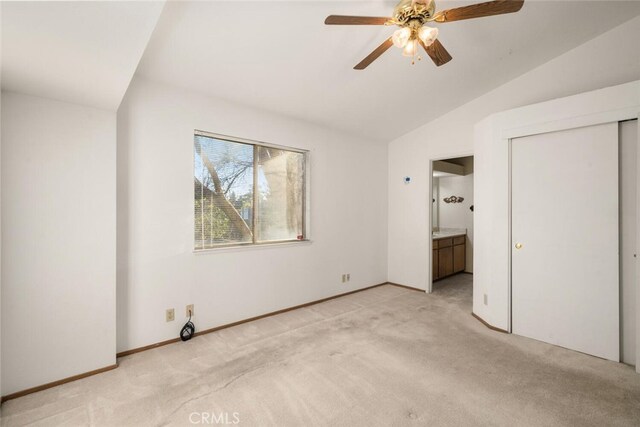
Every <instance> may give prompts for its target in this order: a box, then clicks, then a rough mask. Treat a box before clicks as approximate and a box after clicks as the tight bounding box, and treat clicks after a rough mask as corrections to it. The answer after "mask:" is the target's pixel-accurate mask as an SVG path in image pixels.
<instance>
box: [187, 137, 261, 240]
mask: <svg viewBox="0 0 640 427" xmlns="http://www.w3.org/2000/svg"><path fill="white" fill-rule="evenodd" d="M194 151H195V153H194V188H195V199H194V213H195V248H196V249H206V248H209V247H212V246H216V245H221V244H233V243H250V242H252V241H253V235H252V222H253V146H252V145H249V144H240V143H236V142H229V141H224V140H220V139H215V138H209V137H205V136H201V135H196V136H195V138H194Z"/></svg>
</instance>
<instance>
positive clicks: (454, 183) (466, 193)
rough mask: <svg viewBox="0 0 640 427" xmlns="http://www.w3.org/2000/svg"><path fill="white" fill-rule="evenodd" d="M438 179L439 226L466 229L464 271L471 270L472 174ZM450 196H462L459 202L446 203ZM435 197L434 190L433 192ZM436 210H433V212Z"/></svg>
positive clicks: (469, 271) (470, 271)
mask: <svg viewBox="0 0 640 427" xmlns="http://www.w3.org/2000/svg"><path fill="white" fill-rule="evenodd" d="M437 180H438V194H439V198H437V204H438V208H437V214H438V224H439V226H440V228H466V229H467V248H466V250H467V262H466V268H465V271H466V272H468V273H472V272H473V212H471V209H470V207H471V206H472V205H473V174H469V175H465V176H450V177H440V178H437ZM450 196H458V197H462V198H463V199H464V200H463V201H462V202H461V203H446V202H445V201H444V199H446V198H447V197H450ZM434 197H435V192H434ZM435 213H436V212H434V214H435Z"/></svg>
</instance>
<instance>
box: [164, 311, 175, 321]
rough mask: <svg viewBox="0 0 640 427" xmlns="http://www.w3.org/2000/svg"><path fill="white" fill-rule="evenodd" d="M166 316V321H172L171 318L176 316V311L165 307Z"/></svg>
mask: <svg viewBox="0 0 640 427" xmlns="http://www.w3.org/2000/svg"><path fill="white" fill-rule="evenodd" d="M166 318H167V322H173V320H174V319H175V318H176V313H175V310H174V309H173V308H168V309H167V314H166Z"/></svg>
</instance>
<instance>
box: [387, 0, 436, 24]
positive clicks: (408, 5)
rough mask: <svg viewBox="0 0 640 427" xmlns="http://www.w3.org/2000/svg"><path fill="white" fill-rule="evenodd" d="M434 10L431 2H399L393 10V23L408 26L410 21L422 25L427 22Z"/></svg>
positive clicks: (415, 0) (433, 4)
mask: <svg viewBox="0 0 640 427" xmlns="http://www.w3.org/2000/svg"><path fill="white" fill-rule="evenodd" d="M435 10H436V4H435V2H434V1H433V0H401V1H400V3H398V5H397V6H396V7H395V9H393V23H394V24H396V25H399V26H408V25H409V23H411V22H412V21H414V22H415V21H418V22H419V23H420V25H422V24H424V23H426V22H427V21H429V18H431V17H432V16H433V14H434V13H435Z"/></svg>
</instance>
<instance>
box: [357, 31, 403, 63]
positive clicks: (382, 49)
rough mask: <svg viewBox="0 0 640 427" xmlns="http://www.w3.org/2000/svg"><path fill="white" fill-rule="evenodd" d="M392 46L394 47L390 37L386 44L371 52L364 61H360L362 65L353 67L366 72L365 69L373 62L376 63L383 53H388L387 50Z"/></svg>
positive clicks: (383, 43)
mask: <svg viewBox="0 0 640 427" xmlns="http://www.w3.org/2000/svg"><path fill="white" fill-rule="evenodd" d="M391 46H393V41H391V37H389V38H388V39H387V40H385V41H384V42H382V44H381V45H380V46H378V47H377V48H375V50H374V51H373V52H371V53H370V54H369V55H368V56H367V57H366V58H364V59H363V60H362V61H360V63H359V64H358V65H356V66H355V67H353V69H354V70H364V69H365V68H367V67H368V66H369V65H370V64H371V63H372V62H373V61H375V60H376V59H378V57H379V56H380V55H382V54H383V53H385V52H386V51H387V49H389V48H390V47H391Z"/></svg>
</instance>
